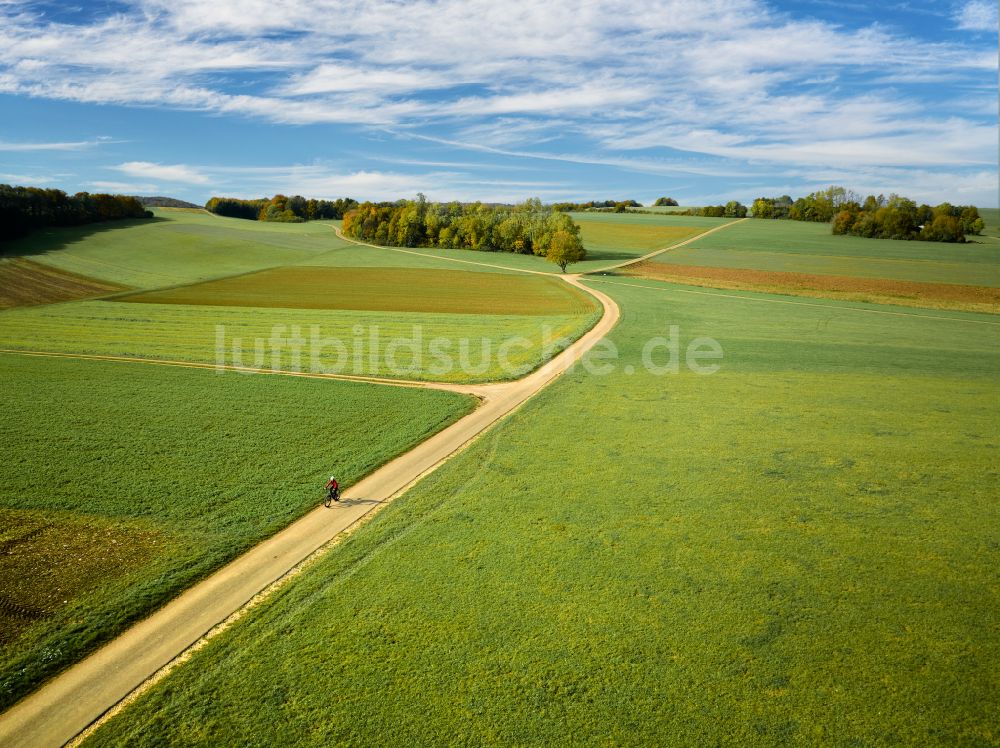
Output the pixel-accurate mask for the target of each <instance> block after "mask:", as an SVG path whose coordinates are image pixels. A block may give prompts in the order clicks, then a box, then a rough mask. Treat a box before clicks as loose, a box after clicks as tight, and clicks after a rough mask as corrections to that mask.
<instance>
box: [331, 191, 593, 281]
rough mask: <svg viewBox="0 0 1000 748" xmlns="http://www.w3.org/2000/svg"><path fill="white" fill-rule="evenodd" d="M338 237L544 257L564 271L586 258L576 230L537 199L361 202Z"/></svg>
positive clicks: (561, 214) (569, 220)
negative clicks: (504, 202)
mask: <svg viewBox="0 0 1000 748" xmlns="http://www.w3.org/2000/svg"><path fill="white" fill-rule="evenodd" d="M343 232H344V234H345V235H347V236H349V237H352V238H354V239H360V240H363V241H368V242H372V243H374V244H381V245H383V246H389V247H443V248H450V249H472V250H481V251H489V252H513V253H516V254H533V255H537V256H539V257H545V258H547V259H549V260H551V261H552V262H554V263H556V264H557V265H559V266H560V267H561V268H562V269H563V270H565V269H566V267H567V266H568V265H570V264H571V263H574V262H579V261H580V260H583V259H584V258H585V257H586V251H585V250H584V248H583V242H582V241H581V239H580V227H579V226H578V225H577V224H576V223H575V222H574V221H573V219H572V218H570V217H569V216H568V215H566V213H565V212H562V211H559V210H554V209H548V210H546V209H545V207H544V206H543V205H542V202H541V201H540V200H538V199H537V198H532V199H530V200H526V201H525V202H523V203H519V204H517V205H487V204H484V203H479V202H477V203H459V202H451V203H429V202H427V200H426V198H425V197H424V196H423V195H418V196H417V199H416V200H406V201H401V202H398V203H390V204H386V203H381V204H375V203H370V202H366V203H362V204H361V205H359V206H358V207H356V208H354V209H353V210H350V211H348V212H347V213H346V214H345V215H344V224H343Z"/></svg>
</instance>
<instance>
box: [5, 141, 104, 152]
mask: <svg viewBox="0 0 1000 748" xmlns="http://www.w3.org/2000/svg"><path fill="white" fill-rule="evenodd" d="M105 142H107V141H106V140H104V139H99V140H77V141H71V142H65V143H11V142H6V141H2V140H0V151H4V152H7V153H24V152H29V151H82V150H84V149H85V148H92V147H93V146H95V145H100V144H101V143H105Z"/></svg>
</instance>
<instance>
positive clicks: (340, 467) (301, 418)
mask: <svg viewBox="0 0 1000 748" xmlns="http://www.w3.org/2000/svg"><path fill="white" fill-rule="evenodd" d="M0 372H2V375H3V380H4V382H5V407H4V408H3V410H2V413H0V430H2V431H3V433H4V435H5V440H4V461H5V465H6V468H5V470H4V480H3V483H2V485H0V548H2V550H3V553H0V642H2V644H3V650H2V654H0V707H2V706H7V705H9V704H10V703H11V702H12V701H13V700H14V699H15V698H16V697H18V696H20V695H23V694H24V693H25V692H26V690H27V689H29V688H30V687H31V686H33V685H35V684H37V683H38V682H40V681H41V680H42V679H43V678H45V677H48V676H50V675H52V674H53V673H55V672H57V671H58V670H60V669H61V668H63V667H65V666H66V665H68V664H69V663H71V662H73V661H75V660H77V659H79V658H80V656H81V655H82V654H84V653H85V652H87V651H88V650H90V649H92V648H93V647H94V646H96V645H97V644H98V643H100V642H101V641H104V640H106V639H108V638H109V637H111V636H113V635H114V634H116V633H118V632H120V631H121V630H122V629H123V628H124V627H125V626H126V625H127V624H129V623H130V622H132V621H135V620H136V619H138V618H139V617H141V616H142V615H143V614H145V613H148V612H149V611H150V610H151V609H152V608H154V607H156V606H158V605H160V604H161V603H163V602H164V601H165V600H166V599H168V598H169V597H171V596H173V595H175V594H176V593H178V592H179V591H181V590H182V589H184V588H185V587H187V586H188V585H190V584H191V583H193V582H194V581H196V580H197V579H199V578H201V577H203V576H205V575H206V574H207V573H208V572H210V571H212V570H213V569H215V568H218V567H219V566H220V565H222V564H223V563H225V562H226V561H228V560H230V559H232V558H233V557H235V556H237V555H238V554H239V553H241V552H242V551H244V550H246V549H247V548H249V547H251V546H252V545H254V544H255V543H257V542H259V541H260V540H261V539H263V538H265V537H267V536H268V535H271V534H273V533H274V532H276V531H277V530H279V529H281V528H283V527H285V526H287V525H288V524H289V523H290V522H291V521H293V520H294V519H296V518H297V517H299V516H300V515H302V514H303V513H304V512H306V511H307V510H309V509H311V508H313V507H315V506H316V505H317V504H318V501H319V497H320V494H321V493H322V486H323V483H324V482H325V480H326V478H327V477H328V476H329V475H330V473H331V472H336V474H337V475H338V477H339V478H340V479H341V480H342V482H343V483H344V484H345V485H348V486H349V485H350V484H352V483H354V482H356V481H357V480H358V479H359V478H360V477H362V476H364V475H366V474H367V473H369V472H371V471H372V470H373V469H375V468H376V467H378V466H380V465H382V464H384V463H385V462H387V461H389V460H390V459H391V458H392V457H394V456H396V455H398V454H400V453H402V452H404V451H406V450H407V449H408V448H410V447H412V446H413V445H415V444H417V443H419V442H421V441H423V440H424V439H426V438H427V437H428V436H429V435H430V434H432V433H434V432H436V431H438V430H439V429H441V428H443V427H444V426H445V425H446V424H448V423H451V422H452V421H454V420H456V419H457V418H459V417H460V416H462V415H464V414H465V413H467V412H469V411H470V410H471V408H472V399H471V398H467V397H464V396H461V395H456V394H453V393H447V392H439V391H432V390H414V389H404V388H397V387H378V386H373V385H365V384H353V383H347V382H331V381H316V380H304V379H292V378H287V377H274V376H246V375H240V374H228V375H219V374H216V373H214V372H210V371H195V370H190V369H173V368H168V367H160V366H149V365H143V364H130V363H129V364H117V363H98V362H91V361H71V360H59V359H43V358H35V357H28V356H20V355H0Z"/></svg>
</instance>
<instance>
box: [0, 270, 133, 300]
mask: <svg viewBox="0 0 1000 748" xmlns="http://www.w3.org/2000/svg"><path fill="white" fill-rule="evenodd" d="M125 288H126V286H119V285H117V284H115V283H108V282H106V281H99V280H95V279H94V278H87V277H85V276H82V275H76V274H75V273H68V272H66V271H65V270H57V269H56V268H50V267H47V266H46V265H41V264H39V263H37V262H32V261H31V260H26V259H24V258H23V257H16V258H12V259H9V260H4V261H0V309H10V308H11V307H15V306H33V305H37V304H51V303H53V302H56V301H71V300H72V299H84V298H87V297H89V296H101V295H103V294H106V293H112V292H114V291H122V290H124V289H125Z"/></svg>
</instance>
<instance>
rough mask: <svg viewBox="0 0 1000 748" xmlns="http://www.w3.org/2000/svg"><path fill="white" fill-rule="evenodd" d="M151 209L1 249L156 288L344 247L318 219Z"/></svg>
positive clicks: (46, 233) (45, 234)
mask: <svg viewBox="0 0 1000 748" xmlns="http://www.w3.org/2000/svg"><path fill="white" fill-rule="evenodd" d="M154 213H156V218H155V219H153V220H151V221H117V222H113V223H108V224H91V225H88V226H78V227H73V228H61V229H44V230H41V231H37V232H35V233H33V234H31V235H29V236H28V237H26V238H24V239H21V240H19V241H16V242H10V243H8V244H6V245H5V247H4V254H6V255H23V256H26V257H28V258H29V259H32V260H34V261H36V262H40V263H43V264H45V265H50V266H52V267H55V268H59V269H61V270H66V271H68V272H72V273H78V274H80V275H84V276H87V277H90V278H96V279H100V280H105V281H110V282H113V283H118V284H121V285H125V286H131V287H134V288H156V287H159V286H166V285H174V284H178V283H190V282H193V281H198V280H205V279H208V278H216V277H221V276H225V275H234V274H236V273H246V272H250V271H253V270H260V269H263V268H267V267H274V266H277V265H288V264H293V263H295V262H299V261H302V260H307V259H309V258H312V257H315V256H316V255H319V254H322V253H325V252H329V251H330V250H331V249H335V248H336V247H338V246H343V245H344V244H345V243H344V242H342V241H341V240H340V239H338V238H337V237H336V236H335V235H334V233H333V231H332V230H331V229H330V228H329V227H328V226H325V225H323V224H319V223H300V224H277V223H262V222H258V221H242V220H240V219H237V218H220V217H218V216H213V215H211V214H210V213H204V212H203V213H198V212H194V211H177V210H156V211H154Z"/></svg>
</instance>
